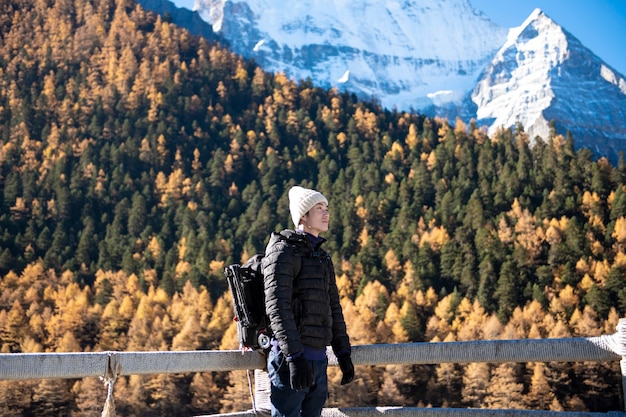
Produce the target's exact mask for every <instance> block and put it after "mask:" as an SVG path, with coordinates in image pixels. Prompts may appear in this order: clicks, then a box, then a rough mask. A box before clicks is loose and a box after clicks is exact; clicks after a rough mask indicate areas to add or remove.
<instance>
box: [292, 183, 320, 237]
mask: <svg viewBox="0 0 626 417" xmlns="http://www.w3.org/2000/svg"><path fill="white" fill-rule="evenodd" d="M317 203H326V204H328V200H327V199H326V197H324V195H323V194H322V193H320V192H319V191H315V190H309V189H308V188H303V187H299V186H297V185H296V186H295V187H291V189H290V190H289V211H290V212H291V220H293V224H295V225H296V227H298V224H300V219H301V218H302V216H304V215H305V214H307V213H308V212H309V210H311V208H313V206H314V205H316V204H317Z"/></svg>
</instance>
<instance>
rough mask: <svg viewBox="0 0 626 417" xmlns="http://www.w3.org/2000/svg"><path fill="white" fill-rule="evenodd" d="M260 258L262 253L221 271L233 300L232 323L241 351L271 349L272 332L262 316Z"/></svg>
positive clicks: (262, 294)
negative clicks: (233, 312) (235, 326)
mask: <svg viewBox="0 0 626 417" xmlns="http://www.w3.org/2000/svg"><path fill="white" fill-rule="evenodd" d="M262 259H263V254H260V253H257V254H256V255H254V256H252V257H251V258H250V259H248V261H247V262H246V263H244V264H243V265H240V264H232V265H228V266H227V267H226V268H225V269H224V275H225V276H226V281H227V282H228V287H229V288H230V293H231V295H232V297H233V308H234V310H235V317H234V320H235V321H236V322H237V337H238V338H239V345H240V346H241V348H242V349H246V348H247V349H252V350H267V349H269V347H270V338H271V329H270V327H269V319H268V317H267V314H265V289H264V285H263V266H262V265H261V260H262Z"/></svg>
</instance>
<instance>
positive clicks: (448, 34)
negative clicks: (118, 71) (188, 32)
mask: <svg viewBox="0 0 626 417" xmlns="http://www.w3.org/2000/svg"><path fill="white" fill-rule="evenodd" d="M194 8H195V9H196V10H197V11H198V13H199V14H200V16H201V17H202V18H203V19H204V20H206V21H207V22H209V23H210V24H211V25H212V26H213V29H214V30H215V31H216V32H218V33H219V34H221V35H222V36H223V37H225V38H226V39H227V40H228V41H229V42H230V45H231V47H232V49H233V50H234V51H235V52H237V53H238V54H241V55H243V56H245V57H248V58H254V59H255V60H256V62H258V63H259V64H260V65H261V66H262V67H263V68H266V69H267V70H270V71H280V72H284V73H285V74H287V75H288V76H290V77H292V78H294V79H307V78H310V79H311V81H312V82H313V83H314V84H315V85H319V86H322V87H331V86H334V87H338V88H339V89H341V90H344V89H347V90H349V91H351V92H353V93H355V94H356V95H357V96H359V97H362V98H375V99H377V100H378V101H379V102H380V103H381V104H382V105H383V106H384V107H388V108H393V107H397V108H399V109H409V108H414V109H422V108H425V107H428V106H431V105H433V104H435V105H436V104H441V103H446V102H449V101H458V100H460V99H461V98H462V97H463V96H464V95H465V94H467V92H468V91H470V90H471V89H472V88H473V86H474V85H475V82H476V79H477V77H478V75H479V74H480V72H481V71H482V70H483V68H484V67H485V65H487V63H488V62H489V60H490V59H491V57H493V54H494V53H495V52H496V51H497V50H498V49H499V48H500V46H502V44H503V43H504V42H505V40H506V34H507V30H506V29H504V28H502V27H500V26H498V25H496V24H495V23H493V22H491V21H490V20H489V19H488V18H487V17H486V16H485V15H483V14H481V13H479V12H476V11H475V10H474V9H472V7H471V5H470V4H469V2H468V0H426V1H424V0H387V1H380V0H300V1H298V2H293V1H288V0H229V1H225V0H195V6H194ZM451 45H454V47H451Z"/></svg>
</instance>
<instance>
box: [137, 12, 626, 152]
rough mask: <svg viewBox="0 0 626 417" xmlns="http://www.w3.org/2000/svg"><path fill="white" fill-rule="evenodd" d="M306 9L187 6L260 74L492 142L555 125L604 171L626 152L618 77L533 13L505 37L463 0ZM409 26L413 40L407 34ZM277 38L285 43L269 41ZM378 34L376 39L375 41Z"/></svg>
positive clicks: (624, 103) (624, 91) (625, 88)
mask: <svg viewBox="0 0 626 417" xmlns="http://www.w3.org/2000/svg"><path fill="white" fill-rule="evenodd" d="M148 1H149V2H151V3H153V5H152V7H153V9H154V8H156V6H155V5H154V3H157V2H155V0H141V1H140V3H145V2H148ZM161 3H171V2H169V1H168V0H161ZM305 3H306V5H300V6H299V7H295V6H294V7H291V8H286V7H284V4H283V3H281V2H270V1H255V2H250V1H245V0H240V1H226V0H196V3H195V7H194V8H195V9H197V11H196V12H195V13H198V14H199V15H200V16H203V19H205V20H209V22H208V23H207V24H210V23H211V22H213V24H214V25H216V27H217V29H219V35H220V36H221V37H223V38H224V39H225V40H226V41H227V42H228V43H229V46H230V47H231V48H232V50H233V51H234V52H235V53H238V54H241V55H242V56H244V57H246V58H251V59H254V60H255V61H256V62H257V63H259V65H261V67H262V68H264V69H265V70H268V71H271V72H284V73H285V74H287V75H288V76H290V77H291V78H294V79H302V80H304V79H311V80H312V81H313V83H314V84H316V85H320V86H322V87H324V88H330V87H334V88H338V89H340V90H347V91H351V92H353V93H355V94H356V95H357V96H358V97H360V98H361V99H374V100H376V101H378V102H379V103H380V104H381V105H382V106H383V107H386V108H394V109H399V110H415V111H419V112H421V113H423V114H425V115H428V116H434V115H439V116H442V117H447V118H449V119H451V120H454V119H455V118H456V117H459V118H461V119H463V120H470V119H475V120H476V121H477V122H478V124H479V125H480V126H485V127H486V128H487V129H488V131H489V132H490V133H491V134H493V133H494V132H495V131H496V130H497V129H499V128H508V127H512V126H515V125H517V124H518V123H521V124H522V126H523V127H524V129H525V130H526V131H527V132H528V133H529V135H530V136H531V138H533V137H535V136H541V137H543V138H546V137H547V136H548V135H550V132H551V129H552V128H551V127H550V121H554V126H556V128H557V130H558V132H559V133H565V132H567V131H569V132H571V133H572V135H573V136H574V138H575V142H576V146H577V147H589V148H590V149H592V150H593V152H594V153H595V154H596V156H606V157H607V158H609V159H610V160H611V161H612V162H614V163H616V162H617V161H618V159H619V153H620V152H622V151H624V150H625V149H626V112H625V111H624V110H622V109H624V108H626V81H625V80H624V77H623V76H622V75H621V74H619V72H617V71H616V70H614V69H613V68H611V67H610V66H609V65H607V64H606V63H604V62H603V61H602V60H601V59H600V58H598V57H597V56H595V55H594V54H593V52H592V51H590V50H589V49H587V48H585V47H584V45H582V43H580V41H579V40H578V39H577V38H576V37H575V36H573V35H572V34H571V33H569V32H568V31H567V30H566V29H565V28H562V27H561V26H559V25H558V24H557V23H556V22H554V21H553V20H552V19H551V18H549V17H548V16H547V15H546V14H545V13H544V12H543V11H541V10H540V9H535V10H534V11H533V12H532V13H531V14H530V15H529V16H528V17H527V18H526V19H525V20H524V22H523V23H522V24H521V25H520V26H518V27H515V28H510V29H504V28H500V27H499V26H498V25H495V24H494V23H493V22H491V21H490V20H489V19H488V17H487V16H486V15H484V14H483V13H482V12H480V11H477V10H474V8H473V7H472V6H471V4H470V2H469V1H468V0H447V1H443V2H433V1H431V0H409V1H403V2H399V1H396V2H387V3H386V4H387V5H388V7H386V8H385V9H384V10H383V9H382V8H380V7H379V8H378V9H377V8H376V7H377V6H379V5H378V4H377V3H376V2H375V1H367V2H365V3H362V6H363V7H362V11H360V12H358V13H360V14H359V15H358V17H359V18H358V19H357V18H356V17H355V16H356V15H350V12H352V9H342V10H341V11H342V12H343V13H344V15H343V16H338V15H339V10H338V8H337V6H336V5H337V4H343V5H344V6H345V5H350V4H352V3H351V2H342V3H338V2H333V1H331V0H325V1H323V2H321V3H322V5H323V7H321V8H320V7H318V8H315V7H312V5H311V4H312V3H311V4H309V2H305ZM318 3H319V2H318ZM281 5H282V6H281ZM305 6H306V7H305ZM333 7H334V8H333ZM320 9H322V11H321V12H318V11H319V10H320ZM303 10H304V11H303ZM375 11H378V12H377V13H375ZM316 13H319V15H318V14H316ZM355 13H356V12H355ZM345 15H347V16H348V17H345ZM225 16H226V18H225ZM268 16H269V17H268ZM372 16H375V17H372ZM363 17H368V18H369V19H370V20H371V21H373V23H372V24H371V25H369V26H368V28H367V29H368V31H369V32H371V34H370V33H367V34H366V35H364V36H363V39H358V37H357V36H354V33H358V32H355V30H356V29H354V27H353V26H354V22H359V21H362V20H361V19H362V18H363ZM388 17H391V18H395V21H394V22H395V23H393V24H388V23H387V21H386V20H385V19H386V18H388ZM350 18H351V19H352V20H353V22H350V21H349V19H350ZM391 20H393V19H391ZM346 21H348V23H345V22H346ZM435 21H436V23H435ZM329 22H334V23H329ZM337 22H339V23H337ZM386 25H387V26H386ZM267 28H270V29H267ZM413 28H417V30H415V32H416V33H413V34H411V36H413V38H414V39H417V38H419V40H416V41H415V42H412V41H410V38H409V37H408V35H407V34H408V33H409V30H410V29H413ZM459 28H462V30H459ZM467 28H470V29H471V30H468V29H467ZM270 32H271V33H272V34H271V36H268V34H269V33H270ZM284 32H289V35H288V36H286V37H284V38H282V37H281V39H280V40H279V39H276V38H277V37H279V34H283V33H284ZM302 33H305V34H306V38H307V39H311V42H309V43H306V42H305V41H303V40H302V39H304V38H305V36H300V35H302ZM381 33H382V34H384V35H385V36H386V37H385V36H382V35H381V37H377V36H375V35H377V34H381ZM392 35H393V36H392ZM341 39H347V40H348V41H346V42H344V43H343V44H342V43H341V42H339V41H340V40H341ZM353 39H357V41H352V40H353ZM400 40H403V41H402V42H401V41H400ZM453 40H454V41H453ZM487 40H489V42H491V43H486V42H487ZM297 41H299V42H300V43H298V42H297ZM385 41H388V44H389V47H387V48H386V47H385V45H386V44H385V43H384V42H385ZM377 42H378V43H377ZM481 42H482V43H481ZM399 44H402V46H401V47H398V46H397V45H399ZM429 48H430V49H429ZM446 48H447V49H446ZM381 50H383V52H382V53H381V52H380V51H381ZM377 51H378V52H377ZM543 51H548V52H549V54H550V57H545V56H543V55H544V52H543ZM548 52H545V53H548ZM411 53H415V54H416V55H413V56H411ZM444 58H445V59H444ZM357 64H358V65H357ZM599 122H600V123H599Z"/></svg>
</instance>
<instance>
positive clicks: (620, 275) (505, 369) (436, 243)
mask: <svg viewBox="0 0 626 417" xmlns="http://www.w3.org/2000/svg"><path fill="white" fill-rule="evenodd" d="M625 179H626V165H624V163H623V160H622V159H620V161H619V162H618V164H617V166H613V165H612V164H611V163H610V162H609V161H608V160H606V159H604V158H600V159H595V158H594V157H593V156H592V153H591V152H590V151H589V150H588V149H576V148H575V146H574V141H573V138H572V137H571V135H569V134H568V133H567V132H557V131H556V130H555V129H552V132H551V134H550V135H549V137H546V138H542V137H534V138H531V137H529V136H528V135H527V134H526V133H525V132H524V129H523V126H516V127H514V128H507V129H504V128H503V129H501V130H499V131H498V132H497V133H496V134H494V135H491V136H489V135H488V134H487V133H486V130H485V128H484V127H481V126H478V125H477V124H476V122H475V121H473V120H471V121H463V120H460V119H456V120H454V121H450V120H447V119H442V118H437V117H435V118H428V117H425V116H423V115H420V114H417V113H414V112H407V111H399V110H396V109H384V108H381V106H380V105H379V104H378V103H377V102H376V101H375V100H371V101H362V100H357V98H356V97H355V96H354V95H351V94H349V93H345V92H339V91H337V90H335V89H321V88H318V87H316V86H313V85H311V83H310V81H309V80H291V79H288V78H287V77H286V76H285V75H284V74H281V73H276V74H272V73H267V72H264V71H263V70H262V69H261V68H259V67H258V66H257V65H256V64H255V63H254V62H253V61H246V60H244V59H242V58H241V57H239V56H237V55H235V54H233V53H231V52H229V51H228V49H227V48H226V47H225V46H223V45H220V44H219V43H217V42H215V41H211V42H209V41H208V40H206V39H203V38H201V37H196V36H192V35H190V34H189V33H188V32H187V31H185V30H183V29H180V28H178V27H176V26H175V25H173V24H172V23H171V22H169V21H168V19H167V16H163V17H162V16H158V15H155V14H153V13H150V12H146V11H144V10H143V9H142V8H141V7H140V6H139V5H137V4H135V2H134V1H133V0H54V1H53V0H5V1H3V2H2V3H1V4H0V198H1V200H0V290H1V291H0V351H1V352H2V353H16V352H77V351H80V352H83V351H84V352H92V351H107V350H120V351H148V350H197V349H238V342H237V336H236V328H235V325H234V322H233V320H232V318H233V308H232V303H231V299H230V294H229V292H228V288H227V285H226V281H225V278H224V274H223V271H224V267H225V266H226V265H228V264H230V263H235V262H243V261H245V260H246V259H247V258H248V257H250V256H251V255H253V254H255V253H258V252H262V251H263V250H264V247H265V244H266V243H267V241H268V238H269V235H270V233H271V232H272V231H278V230H281V229H283V228H289V227H292V225H291V224H290V220H289V219H290V216H289V211H288V199H287V191H288V190H289V188H290V187H291V186H292V185H295V184H298V185H303V186H307V187H311V188H315V189H318V190H320V191H321V192H322V193H324V195H325V196H327V197H328V199H329V203H330V211H331V224H330V230H329V232H328V233H327V234H326V235H325V236H324V237H325V238H326V239H327V242H326V243H325V248H326V249H327V250H328V251H329V253H331V255H332V257H333V261H334V264H335V268H336V272H337V280H338V285H339V288H340V293H341V297H342V305H343V308H344V314H345V316H346V320H347V322H348V333H349V334H350V337H351V341H352V343H353V345H362V344H372V343H405V342H433V341H459V340H481V339H484V340H492V339H521V338H556V337H587V336H598V335H602V334H613V333H615V329H616V326H617V323H618V321H619V318H620V317H622V318H623V317H626V285H625V283H626V278H625V277H626V275H625V272H626V184H625ZM329 372H330V379H331V382H330V388H331V394H330V395H331V396H330V398H329V401H328V403H327V406H329V407H338V406H342V407H345V406H379V405H380V406H391V405H403V406H433V407H464V408H466V407H475V408H521V409H549V410H556V411H596V412H606V411H611V410H620V409H622V405H623V400H624V399H623V398H621V396H622V393H621V385H620V370H619V364H618V363H617V362H615V363H595V362H594V363H545V364H544V363H527V364H514V363H505V364H480V363H476V364H463V365H457V364H441V365H432V366H425V365H415V366H412V367H406V366H394V365H388V366H385V367H369V366H357V372H356V380H355V381H354V382H353V383H351V384H348V385H346V386H340V385H339V383H338V381H339V379H340V375H337V373H336V370H335V369H333V368H331V369H330V370H329ZM105 397H106V389H105V388H104V386H103V384H102V382H101V381H100V380H98V379H97V378H85V379H79V380H41V381H17V382H16V381H0V414H2V415H15V416H19V415H24V416H50V415H55V416H56V415H59V416H60V415H63V416H100V413H101V412H102V406H103V404H104V399H105ZM115 401H116V408H117V412H118V413H119V414H120V415H125V416H188V415H198V414H211V413H218V412H231V411H243V410H244V409H247V408H251V407H248V404H250V394H249V389H248V381H247V378H246V374H245V372H243V371H236V372H229V373H218V372H215V373H194V374H185V375H172V374H164V375H148V376H146V375H133V376H123V377H120V378H119V379H118V380H117V382H116V384H115ZM242 407H243V408H242Z"/></svg>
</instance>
